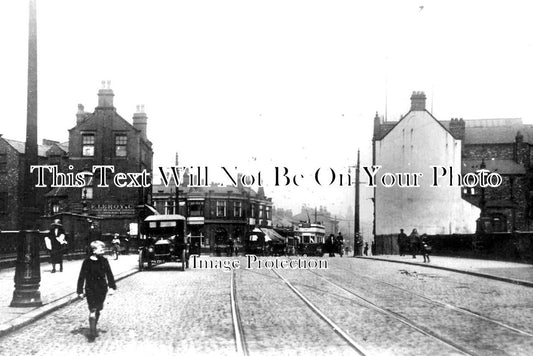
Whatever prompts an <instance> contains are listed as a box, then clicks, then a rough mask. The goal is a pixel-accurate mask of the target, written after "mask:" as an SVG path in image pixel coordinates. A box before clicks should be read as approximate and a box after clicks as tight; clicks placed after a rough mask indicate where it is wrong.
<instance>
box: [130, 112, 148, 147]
mask: <svg viewBox="0 0 533 356" xmlns="http://www.w3.org/2000/svg"><path fill="white" fill-rule="evenodd" d="M147 120H148V117H147V116H146V113H145V112H144V105H137V112H136V113H135V114H133V127H135V128H136V129H137V130H140V131H141V137H142V138H144V139H145V140H146V139H147V138H146V137H147V136H146V122H147Z"/></svg>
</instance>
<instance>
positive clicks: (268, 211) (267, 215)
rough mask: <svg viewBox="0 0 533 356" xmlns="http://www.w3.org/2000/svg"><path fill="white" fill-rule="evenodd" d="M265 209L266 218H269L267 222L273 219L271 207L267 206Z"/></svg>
mask: <svg viewBox="0 0 533 356" xmlns="http://www.w3.org/2000/svg"><path fill="white" fill-rule="evenodd" d="M265 209H266V218H267V220H270V219H272V217H271V216H270V207H269V206H267V207H266V208H265Z"/></svg>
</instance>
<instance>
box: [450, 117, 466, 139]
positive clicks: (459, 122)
mask: <svg viewBox="0 0 533 356" xmlns="http://www.w3.org/2000/svg"><path fill="white" fill-rule="evenodd" d="M450 133H451V134H452V136H453V137H454V138H455V139H457V140H464V139H465V122H464V120H463V119H462V118H461V119H451V121H450Z"/></svg>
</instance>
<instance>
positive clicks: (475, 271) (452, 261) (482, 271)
mask: <svg viewBox="0 0 533 356" xmlns="http://www.w3.org/2000/svg"><path fill="white" fill-rule="evenodd" d="M357 258H362V259H371V260H379V261H387V262H393V263H403V264H410V265H417V266H423V267H427V268H437V269H442V270H448V271H453V272H459V273H466V274H470V275H473V276H478V277H484V278H490V279H495V280H499V281H502V282H509V283H514V284H518V285H523V286H527V287H533V265H531V264H526V263H516V262H506V261H494V260H482V259H473V258H462V257H461V258H460V257H444V256H430V259H431V262H429V263H424V262H423V261H424V258H423V257H422V256H420V255H417V256H416V258H413V256H412V255H406V256H399V255H376V256H368V257H367V256H360V257H357Z"/></svg>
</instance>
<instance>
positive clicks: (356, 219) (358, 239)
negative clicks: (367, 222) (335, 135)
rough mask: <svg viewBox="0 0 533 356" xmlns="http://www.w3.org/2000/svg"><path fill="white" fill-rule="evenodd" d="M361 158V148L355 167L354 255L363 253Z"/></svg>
mask: <svg viewBox="0 0 533 356" xmlns="http://www.w3.org/2000/svg"><path fill="white" fill-rule="evenodd" d="M360 164H361V162H360V159H359V149H358V150H357V166H356V167H355V209H354V210H355V211H354V224H353V225H354V226H353V230H354V231H353V236H354V240H353V241H354V246H353V247H354V248H353V255H354V256H360V255H361V245H362V243H363V241H362V240H361V236H360V227H359V169H360Z"/></svg>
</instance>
